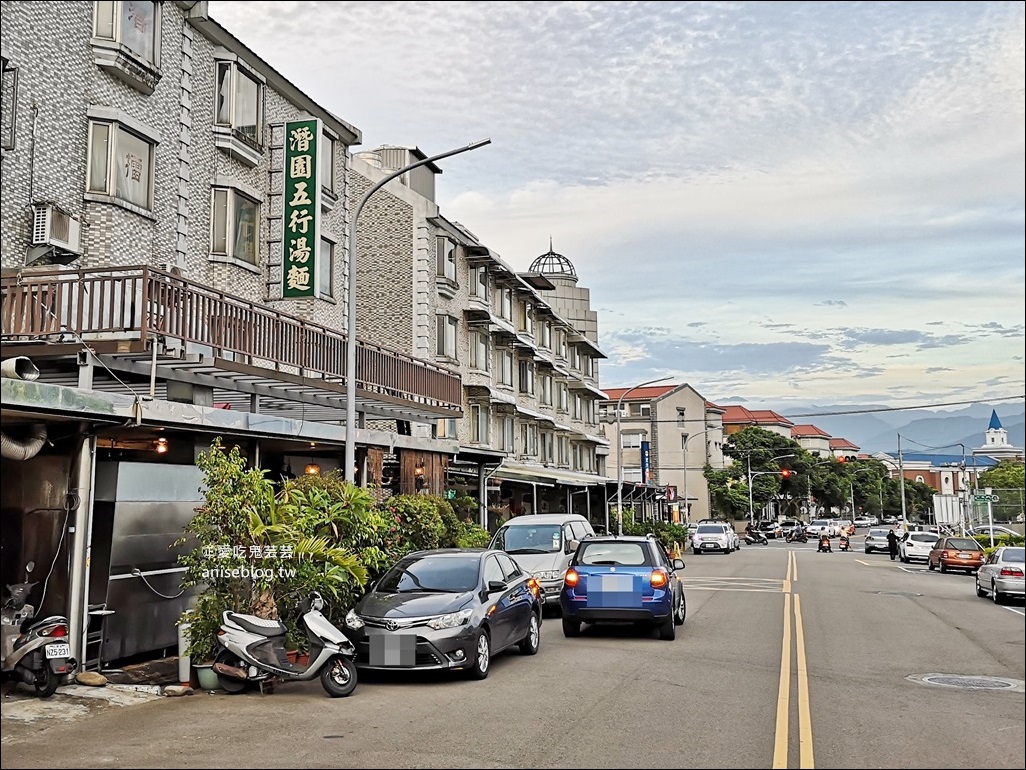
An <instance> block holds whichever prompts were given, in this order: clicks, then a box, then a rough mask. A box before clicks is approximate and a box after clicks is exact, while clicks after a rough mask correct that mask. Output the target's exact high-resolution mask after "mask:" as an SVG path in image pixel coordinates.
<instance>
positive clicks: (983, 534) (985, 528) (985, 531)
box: [968, 524, 1022, 545]
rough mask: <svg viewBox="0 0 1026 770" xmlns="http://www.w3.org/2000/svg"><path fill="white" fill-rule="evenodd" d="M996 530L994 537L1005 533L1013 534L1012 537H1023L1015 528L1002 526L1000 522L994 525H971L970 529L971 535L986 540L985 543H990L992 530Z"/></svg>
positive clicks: (1002, 535) (996, 537)
mask: <svg viewBox="0 0 1026 770" xmlns="http://www.w3.org/2000/svg"><path fill="white" fill-rule="evenodd" d="M991 529H993V530H994V539H995V540H997V539H998V538H999V537H1004V536H1005V535H1011V536H1012V537H1022V535H1020V534H1019V533H1018V532H1016V531H1015V530H1014V529H1009V528H1008V527H1002V526H1001V525H1000V524H995V525H994V526H993V527H991V526H989V525H987V524H983V525H980V526H977V527H971V528H970V529H969V531H968V534H969V537H972V538H975V539H976V540H981V539H982V540H984V541H985V542H984V545H990V532H991Z"/></svg>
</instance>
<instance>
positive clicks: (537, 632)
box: [519, 612, 541, 655]
mask: <svg viewBox="0 0 1026 770" xmlns="http://www.w3.org/2000/svg"><path fill="white" fill-rule="evenodd" d="M540 645H541V625H540V624H539V623H538V613H536V612H532V613H531V622H530V623H528V624H527V636H525V637H524V638H523V639H521V640H520V645H519V646H520V652H522V653H523V654H524V655H537V654H538V647H539V646H540Z"/></svg>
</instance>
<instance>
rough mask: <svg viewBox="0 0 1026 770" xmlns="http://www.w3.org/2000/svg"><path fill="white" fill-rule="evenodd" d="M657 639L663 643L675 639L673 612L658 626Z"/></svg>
mask: <svg viewBox="0 0 1026 770" xmlns="http://www.w3.org/2000/svg"><path fill="white" fill-rule="evenodd" d="M659 638H660V639H662V640H663V641H664V642H672V641H673V640H674V639H676V638H677V626H676V623H675V620H674V613H673V612H670V614H669V615H667V616H666V619H665V620H663V622H662V623H660V624H659Z"/></svg>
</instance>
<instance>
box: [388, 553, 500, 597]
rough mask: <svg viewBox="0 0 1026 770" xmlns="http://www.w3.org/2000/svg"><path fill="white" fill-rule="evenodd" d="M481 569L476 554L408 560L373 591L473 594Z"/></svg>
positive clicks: (390, 572)
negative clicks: (470, 592)
mask: <svg viewBox="0 0 1026 770" xmlns="http://www.w3.org/2000/svg"><path fill="white" fill-rule="evenodd" d="M479 566H480V560H479V558H478V556H477V554H467V555H466V556H463V555H459V556H415V557H407V558H405V559H402V560H400V561H399V562H398V563H397V564H396V565H395V566H394V567H392V569H390V570H389V571H388V572H386V573H385V575H384V577H382V578H381V580H380V581H378V584H377V586H375V588H374V590H375V591H377V592H379V593H386V594H392V593H398V594H405V593H412V592H415V591H427V592H430V593H445V594H450V593H452V594H457V593H463V592H464V591H473V590H474V589H475V588H477V585H478V583H477V576H478V569H479Z"/></svg>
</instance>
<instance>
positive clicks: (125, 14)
mask: <svg viewBox="0 0 1026 770" xmlns="http://www.w3.org/2000/svg"><path fill="white" fill-rule="evenodd" d="M158 9H159V4H158V3H155V2H151V1H150V0H99V2H97V3H96V15H95V17H94V19H93V36H94V37H97V38H99V39H101V40H110V41H111V42H114V43H120V44H121V45H123V46H124V47H125V48H127V49H128V50H130V51H131V52H132V53H134V54H136V55H137V56H139V57H140V58H141V59H144V60H145V61H147V62H149V63H150V64H157V63H158V62H157V59H158V53H159V50H160V49H159V47H158V46H159V38H158V37H157V32H158V16H157V14H158V13H159V10H158Z"/></svg>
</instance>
